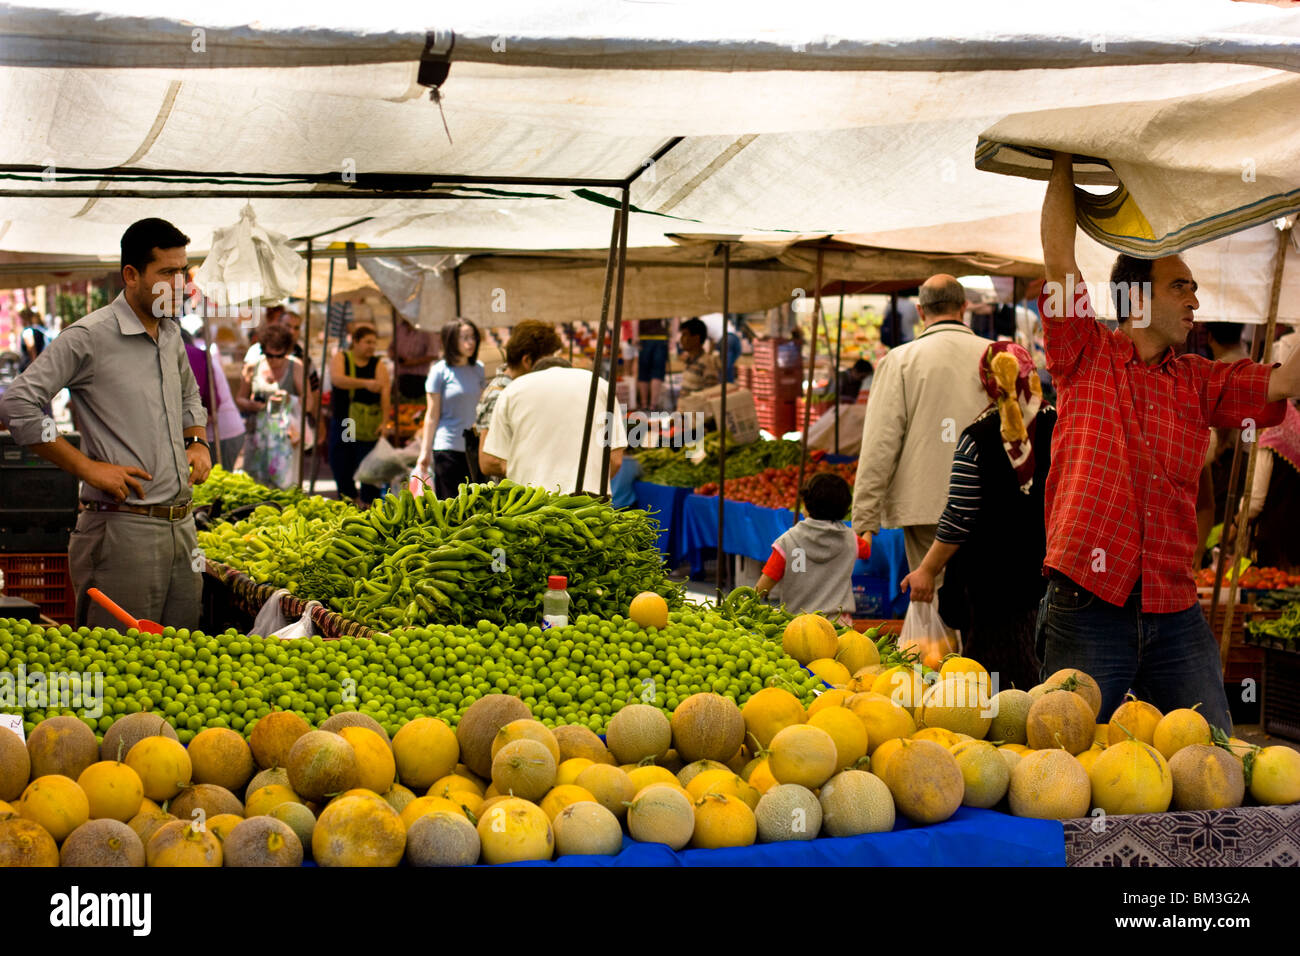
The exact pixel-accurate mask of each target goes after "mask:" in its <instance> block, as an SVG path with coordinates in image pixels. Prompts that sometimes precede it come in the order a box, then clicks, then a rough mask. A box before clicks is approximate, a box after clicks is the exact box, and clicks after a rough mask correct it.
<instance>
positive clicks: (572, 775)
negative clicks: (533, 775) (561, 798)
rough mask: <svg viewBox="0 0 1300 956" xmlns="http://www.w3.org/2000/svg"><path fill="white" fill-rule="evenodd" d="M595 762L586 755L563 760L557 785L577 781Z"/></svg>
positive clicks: (557, 775) (556, 773) (557, 777)
mask: <svg viewBox="0 0 1300 956" xmlns="http://www.w3.org/2000/svg"><path fill="white" fill-rule="evenodd" d="M593 763H595V761H593V760H589V759H587V758H586V757H570V758H569V759H568V760H565V761H562V762H561V763H560V765H559V766H558V767H556V768H555V785H556V786H557V787H561V786H563V785H564V784H566V783H574V782H576V781H577V779H578V774H580V773H582V771H584V770H586V769H587V768H588V767H590V766H591V765H592V764H593ZM668 776H670V777H672V774H669V775H668ZM673 779H674V780H676V779H677V778H676V777H673Z"/></svg>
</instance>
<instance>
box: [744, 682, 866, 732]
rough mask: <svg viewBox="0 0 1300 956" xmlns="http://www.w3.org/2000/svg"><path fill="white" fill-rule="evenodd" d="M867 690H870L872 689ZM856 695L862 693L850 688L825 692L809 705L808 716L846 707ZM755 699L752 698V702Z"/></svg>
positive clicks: (839, 688) (835, 688) (837, 688)
mask: <svg viewBox="0 0 1300 956" xmlns="http://www.w3.org/2000/svg"><path fill="white" fill-rule="evenodd" d="M853 680H856V678H853V679H851V680H850V681H849V684H852V683H853ZM867 689H868V690H870V688H867ZM760 693H761V692H760ZM856 693H860V691H854V690H849V689H848V686H845V687H834V688H832V689H830V690H824V691H822V692H821V693H820V694H818V695H817V696H816V697H815V698H813V702H812V703H811V704H809V705H808V714H807V716H809V717H811V716H812V715H813V714H815V713H817V712H818V711H822V710H825V709H826V708H827V707H845V706H847V705H848V701H849V698H850V697H852V696H853V695H854V694H856ZM755 696H757V695H755ZM753 699H754V698H753V697H751V698H750V700H753ZM778 729H780V728H778Z"/></svg>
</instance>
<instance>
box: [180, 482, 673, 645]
mask: <svg viewBox="0 0 1300 956" xmlns="http://www.w3.org/2000/svg"><path fill="white" fill-rule="evenodd" d="M318 501H323V499H315V498H312V499H307V501H306V502H303V503H300V504H299V505H297V506H296V507H295V508H291V509H286V510H285V511H284V513H283V514H281V513H279V512H276V511H275V510H274V509H271V508H267V509H265V511H263V509H258V510H257V511H255V512H254V513H253V514H252V515H251V516H250V517H249V518H248V519H247V520H246V521H244V522H240V523H239V524H236V525H234V526H233V527H232V528H230V529H229V530H225V529H223V528H220V527H218V528H216V529H214V530H212V531H209V532H205V533H204V534H201V535H200V536H199V543H200V545H201V546H202V547H203V549H204V553H205V554H206V555H207V556H208V557H209V558H211V559H214V560H217V561H221V562H223V563H226V564H230V565H232V566H233V567H236V568H238V569H239V570H241V571H244V572H246V573H247V574H249V575H250V576H251V577H253V578H254V579H255V580H258V581H265V582H267V583H270V584H276V585H278V586H282V587H287V588H289V590H291V591H293V592H294V593H296V594H298V595H300V596H302V597H306V598H314V599H316V600H318V601H321V602H322V603H324V604H326V605H327V606H329V607H331V608H333V609H334V610H336V611H338V612H339V613H341V614H343V615H345V616H347V617H349V618H351V619H352V620H356V621H360V622H362V623H364V624H368V625H370V626H371V627H374V628H376V629H379V630H388V629H391V628H395V627H403V626H412V625H415V626H420V625H427V624H449V623H455V624H466V623H469V624H474V623H476V622H477V621H479V620H487V621H491V622H494V623H496V624H502V625H504V624H508V623H513V622H516V621H522V622H526V623H530V624H531V623H533V622H539V623H540V621H541V613H542V596H543V594H544V593H545V591H546V579H547V577H548V576H550V575H554V574H562V575H565V576H566V577H567V578H568V591H569V598H570V602H571V603H570V608H571V610H570V616H571V617H572V616H574V615H578V614H584V613H586V614H599V615H602V616H605V617H609V616H611V615H613V614H615V613H617V612H618V611H620V610H621V609H623V608H626V607H627V606H628V605H629V603H630V602H631V600H632V598H633V597H634V596H636V595H637V594H638V593H640V592H642V591H654V592H655V593H657V594H659V595H661V596H663V597H664V598H665V599H666V600H667V601H668V603H669V605H670V606H680V605H681V602H682V596H681V589H680V588H679V587H678V586H677V585H674V584H672V583H670V582H669V581H668V579H667V577H666V575H665V574H664V568H663V556H662V555H661V554H660V553H659V550H658V548H657V546H656V540H657V527H656V525H655V524H654V521H653V519H652V518H651V517H650V516H649V514H647V513H646V512H644V511H641V510H638V509H627V510H616V509H614V508H613V507H611V506H610V505H609V504H608V502H605V501H601V500H599V499H597V498H594V497H592V496H590V495H552V494H550V493H549V492H547V491H546V490H545V489H544V488H531V487H527V486H524V485H519V484H516V483H515V482H512V481H508V480H507V481H503V482H501V483H499V484H496V485H486V484H467V485H462V486H461V489H460V494H459V495H458V496H457V497H456V498H449V499H446V500H439V499H438V498H437V497H435V496H434V495H433V493H432V492H425V493H424V494H422V495H418V496H413V495H412V494H411V493H410V491H407V490H403V491H402V492H401V493H400V494H397V495H387V496H385V497H383V498H381V499H379V500H378V501H377V502H375V504H374V505H372V506H371V507H370V509H369V510H368V511H364V512H358V511H355V510H353V509H350V508H348V509H346V510H343V511H338V512H335V511H327V512H325V513H324V514H323V515H322V516H321V519H320V522H319V523H315V524H314V523H313V522H312V520H310V519H309V520H307V521H303V520H301V519H302V517H303V515H302V513H303V510H304V508H305V507H313V508H314V507H317V505H316V504H315V502H318ZM328 504H330V503H327V504H326V505H324V506H321V507H328ZM336 519H337V520H336Z"/></svg>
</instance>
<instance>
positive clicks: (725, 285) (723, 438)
mask: <svg viewBox="0 0 1300 956" xmlns="http://www.w3.org/2000/svg"><path fill="white" fill-rule="evenodd" d="M730 311H731V243H729V242H724V243H723V244H722V339H721V341H720V344H721V345H722V349H723V351H722V376H721V378H722V395H721V404H720V406H719V408H718V419H719V420H718V562H717V589H718V606H719V607H721V606H722V599H723V596H724V595H725V594H726V586H727V560H726V557H725V555H726V551H725V550H724V549H723V547H722V542H723V540H724V539H723V536H722V532H723V529H724V528H725V526H726V514H727V353H726V348H727V315H728V314H729V313H730Z"/></svg>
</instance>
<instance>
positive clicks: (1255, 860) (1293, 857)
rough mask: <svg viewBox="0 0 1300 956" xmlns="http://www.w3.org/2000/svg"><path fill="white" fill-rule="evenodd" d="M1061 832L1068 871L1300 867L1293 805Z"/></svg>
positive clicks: (1074, 825) (1153, 817) (1157, 816)
mask: <svg viewBox="0 0 1300 956" xmlns="http://www.w3.org/2000/svg"><path fill="white" fill-rule="evenodd" d="M1064 827H1065V860H1066V865H1067V866H1214V867H1225V866H1300V804H1294V803H1293V804H1291V805H1289V806H1285V807H1236V808H1233V809H1231V810H1184V811H1173V812H1170V813H1138V814H1133V815H1131V816H1112V817H1106V818H1105V819H1104V820H1103V819H1101V818H1099V817H1097V818H1092V817H1085V818H1083V819H1079V820H1066V821H1064ZM1098 830H1100V831H1101V832H1096V831H1098Z"/></svg>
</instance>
